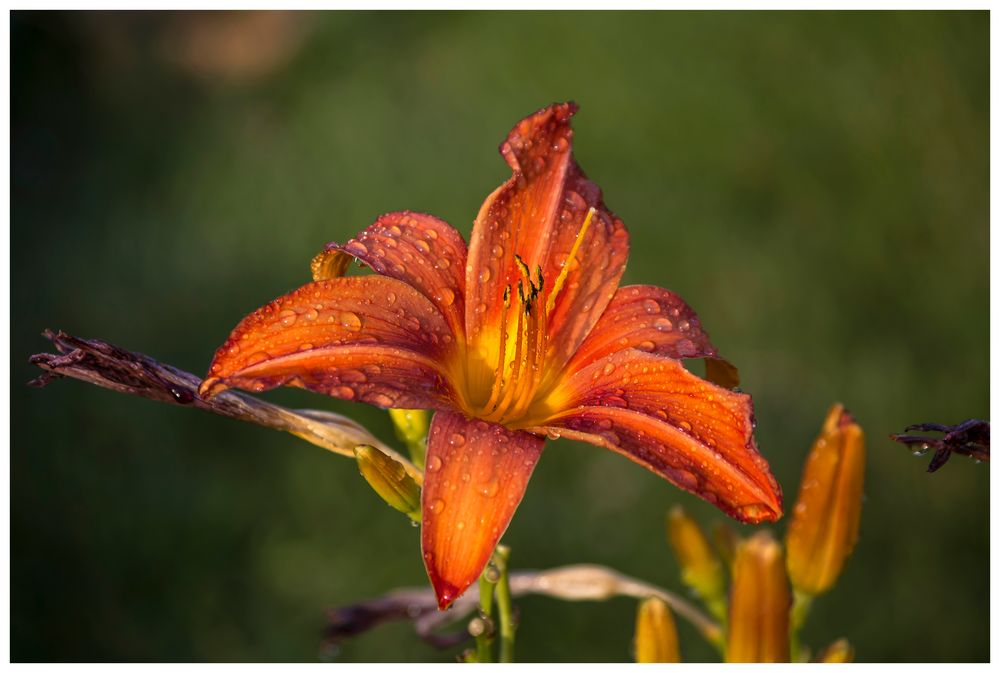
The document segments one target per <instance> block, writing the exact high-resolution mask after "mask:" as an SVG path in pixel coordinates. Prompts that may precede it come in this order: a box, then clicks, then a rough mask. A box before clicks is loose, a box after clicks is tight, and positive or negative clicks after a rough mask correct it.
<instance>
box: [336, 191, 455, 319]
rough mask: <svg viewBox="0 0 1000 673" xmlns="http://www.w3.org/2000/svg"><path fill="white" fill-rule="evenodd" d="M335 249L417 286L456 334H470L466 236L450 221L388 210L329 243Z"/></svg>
mask: <svg viewBox="0 0 1000 673" xmlns="http://www.w3.org/2000/svg"><path fill="white" fill-rule="evenodd" d="M330 250H340V251H343V252H345V253H348V254H350V255H352V256H354V257H356V258H357V259H359V260H360V261H362V262H364V263H365V264H367V265H368V266H370V267H371V268H372V269H373V270H374V271H375V272H376V273H378V274H381V275H383V276H389V277H391V278H396V279H397V280H401V281H403V282H404V283H407V284H408V285H412V286H413V287H414V288H416V289H417V290H419V291H420V292H421V293H422V294H423V295H424V296H425V297H427V298H428V299H430V300H431V301H432V302H433V303H434V305H435V306H437V308H438V310H439V311H441V314H442V315H443V316H444V317H445V319H446V320H447V321H448V324H449V325H450V326H451V328H452V332H453V334H454V335H455V336H456V337H461V336H462V335H463V334H464V333H465V331H464V321H465V259H466V255H467V251H466V247H465V240H464V239H463V238H462V235H461V234H460V233H458V231H457V230H456V229H455V228H454V227H452V226H451V225H450V224H448V223H447V222H445V221H444V220H439V219H438V218H436V217H434V216H432V215H424V214H422V213H411V212H409V211H406V212H399V213H388V214H386V215H383V216H382V217H380V218H378V219H377V220H376V221H375V223H374V224H372V225H371V226H370V227H368V228H367V229H365V230H364V231H362V232H361V233H360V234H358V235H357V237H355V238H353V239H351V240H350V241H348V242H347V243H345V244H344V245H342V246H340V245H337V244H335V243H330V244H328V245H327V251H330Z"/></svg>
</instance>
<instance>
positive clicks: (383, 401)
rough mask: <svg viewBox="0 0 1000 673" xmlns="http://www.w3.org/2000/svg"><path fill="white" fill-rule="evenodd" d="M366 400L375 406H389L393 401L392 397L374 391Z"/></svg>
mask: <svg viewBox="0 0 1000 673" xmlns="http://www.w3.org/2000/svg"><path fill="white" fill-rule="evenodd" d="M367 401H368V403H369V404H374V405H375V406H377V407H389V406H392V403H393V400H392V398H391V397H389V396H388V395H385V394H383V393H376V394H374V395H372V396H371V397H369V398H368V400H367Z"/></svg>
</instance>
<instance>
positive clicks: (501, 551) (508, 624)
mask: <svg viewBox="0 0 1000 673" xmlns="http://www.w3.org/2000/svg"><path fill="white" fill-rule="evenodd" d="M509 559H510V547H505V546H504V545H497V549H496V551H495V552H494V553H493V560H494V562H495V564H496V566H497V569H498V570H499V571H500V581H499V582H497V589H496V595H497V612H498V613H499V618H500V663H502V664H509V663H513V661H514V631H515V629H516V625H515V624H514V613H513V610H512V604H511V600H510V581H509V575H508V572H507V561H508V560H509Z"/></svg>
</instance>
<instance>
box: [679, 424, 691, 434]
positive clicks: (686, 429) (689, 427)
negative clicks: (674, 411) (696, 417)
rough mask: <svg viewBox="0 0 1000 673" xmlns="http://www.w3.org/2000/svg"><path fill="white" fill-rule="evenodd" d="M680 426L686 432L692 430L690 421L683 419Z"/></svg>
mask: <svg viewBox="0 0 1000 673" xmlns="http://www.w3.org/2000/svg"><path fill="white" fill-rule="evenodd" d="M680 426H681V430H683V431H684V432H691V424H690V423H688V422H687V421H681V422H680Z"/></svg>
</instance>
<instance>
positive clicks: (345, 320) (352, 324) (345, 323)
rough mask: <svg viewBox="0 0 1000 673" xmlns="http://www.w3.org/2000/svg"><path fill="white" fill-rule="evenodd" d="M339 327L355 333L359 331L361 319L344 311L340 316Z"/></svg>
mask: <svg viewBox="0 0 1000 673" xmlns="http://www.w3.org/2000/svg"><path fill="white" fill-rule="evenodd" d="M340 326H341V327H343V328H344V329H346V330H350V331H351V332H357V331H358V330H359V329H361V318H359V317H358V315H357V314H356V313H351V312H350V311H344V312H343V313H341V314H340Z"/></svg>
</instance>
